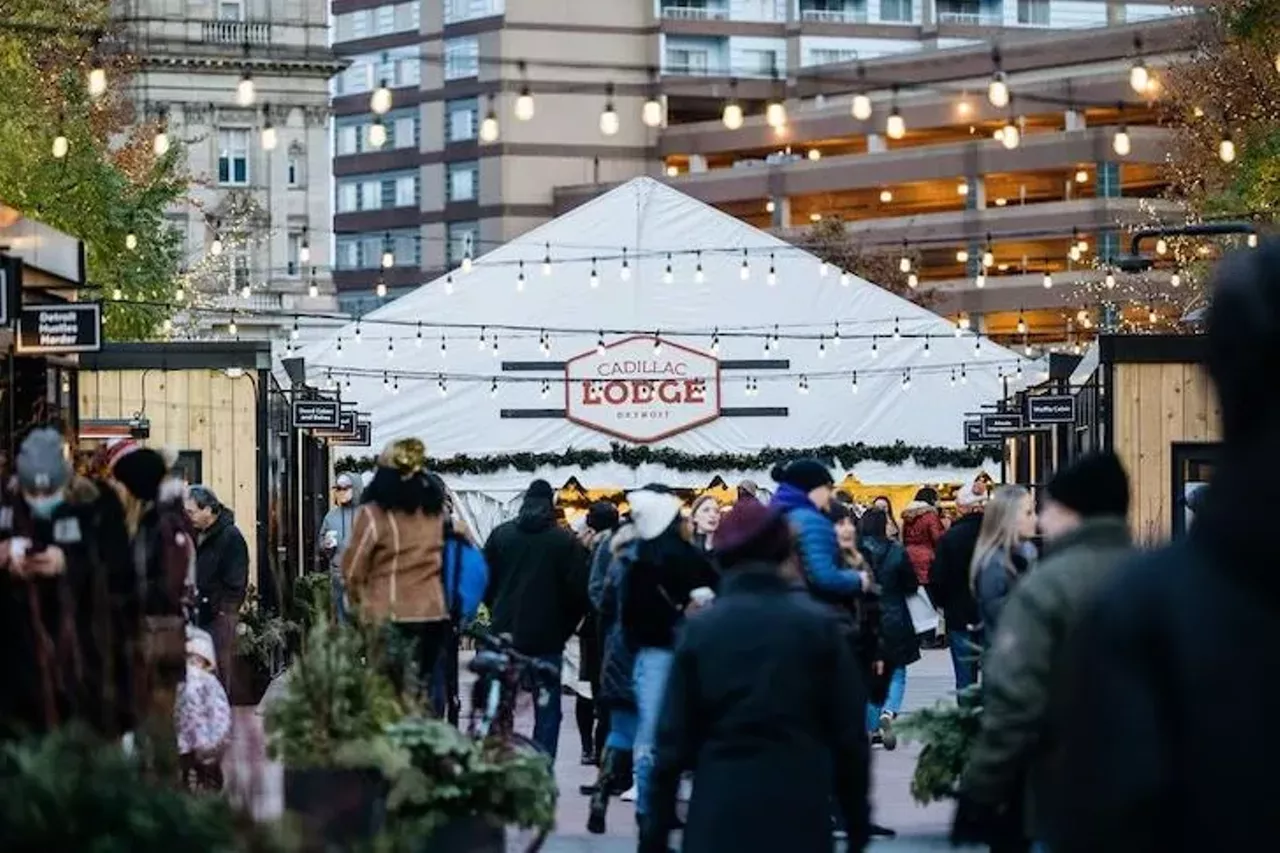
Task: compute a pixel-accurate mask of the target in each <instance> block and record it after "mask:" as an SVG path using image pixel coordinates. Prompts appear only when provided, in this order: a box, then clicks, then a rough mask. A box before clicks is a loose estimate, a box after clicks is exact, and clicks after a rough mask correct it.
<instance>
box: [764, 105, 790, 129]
mask: <svg viewBox="0 0 1280 853" xmlns="http://www.w3.org/2000/svg"><path fill="white" fill-rule="evenodd" d="M764 120H765V123H766V124H768V125H769V127H772V128H773V129H774V130H778V129H780V128H783V127H786V126H787V107H786V105H785V104H783V103H782V101H779V100H777V99H776V98H775V99H774V100H771V101H769V104H768V106H766V107H765V110H764Z"/></svg>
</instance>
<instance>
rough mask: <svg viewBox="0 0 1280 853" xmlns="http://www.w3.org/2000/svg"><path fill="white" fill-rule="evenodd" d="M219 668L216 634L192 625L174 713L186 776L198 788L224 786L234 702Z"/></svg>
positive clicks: (188, 632) (191, 785) (179, 751)
mask: <svg viewBox="0 0 1280 853" xmlns="http://www.w3.org/2000/svg"><path fill="white" fill-rule="evenodd" d="M216 671H217V654H216V653H215V652H214V648H213V637H211V636H210V635H209V634H208V632H206V631H201V630H200V629H199V628H191V627H189V628H188V629H187V672H186V678H185V680H184V681H183V682H182V683H181V684H179V685H178V688H177V699H176V701H175V703H174V710H173V714H174V722H175V724H176V728H177V746H178V756H179V762H180V766H181V768H182V772H183V778H184V781H185V782H186V784H187V785H188V786H189V787H191V788H193V789H196V790H212V791H217V790H220V789H221V788H222V772H221V770H220V768H219V763H220V762H221V759H222V754H223V753H224V752H225V751H226V748H227V745H228V743H229V742H230V739H231V703H230V702H229V701H228V699H227V693H226V690H224V689H223V687H222V684H221V683H220V682H219V681H218V679H217V678H216V677H215V675H214V673H215V672H216Z"/></svg>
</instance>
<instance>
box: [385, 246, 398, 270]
mask: <svg viewBox="0 0 1280 853" xmlns="http://www.w3.org/2000/svg"><path fill="white" fill-rule="evenodd" d="M395 265H396V256H395V253H394V252H392V251H391V250H390V249H383V250H382V268H383V269H384V270H386V269H391V268H392V267H394V266H395Z"/></svg>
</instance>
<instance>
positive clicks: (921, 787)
mask: <svg viewBox="0 0 1280 853" xmlns="http://www.w3.org/2000/svg"><path fill="white" fill-rule="evenodd" d="M893 727H894V729H895V730H896V731H897V732H898V735H899V737H901V738H902V739H903V741H905V742H913V741H914V742H919V743H921V744H923V745H924V748H923V749H922V750H920V755H919V757H918V758H917V759H916V767H915V772H914V773H913V774H912V776H911V796H912V797H913V798H914V799H915V801H916V802H918V803H920V804H921V805H928V804H929V803H932V802H935V801H938V800H947V799H952V798H954V797H955V795H956V791H957V790H958V789H959V786H960V775H961V774H962V773H963V772H964V767H965V764H966V763H967V762H968V761H969V753H970V752H972V751H973V745H974V743H976V742H977V740H978V733H979V732H980V731H981V729H982V688H981V687H979V686H978V685H973V686H972V687H967V688H965V689H964V690H961V691H960V692H959V693H957V694H956V701H955V702H954V703H952V702H939V703H937V704H936V705H934V706H933V707H932V708H921V709H920V710H918V711H913V712H911V713H910V714H904V715H902V717H900V718H899V719H898V720H897V721H896V722H895V723H894V726H893Z"/></svg>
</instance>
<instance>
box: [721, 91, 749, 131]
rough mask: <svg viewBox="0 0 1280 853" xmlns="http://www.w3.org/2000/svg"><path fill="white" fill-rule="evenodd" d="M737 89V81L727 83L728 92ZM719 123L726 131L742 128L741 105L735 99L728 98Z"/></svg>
mask: <svg viewBox="0 0 1280 853" xmlns="http://www.w3.org/2000/svg"><path fill="white" fill-rule="evenodd" d="M737 88H738V81H737V80H731V81H730V82H729V90H730V91H731V92H734V91H736V90H737ZM720 121H721V122H723V123H724V126H725V128H726V129H727V130H739V129H740V128H741V127H742V125H743V122H744V121H745V119H744V117H743V114H742V105H741V104H739V103H738V101H737V99H735V98H730V99H729V100H727V101H725V103H724V111H723V112H722V113H721V114H720Z"/></svg>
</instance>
